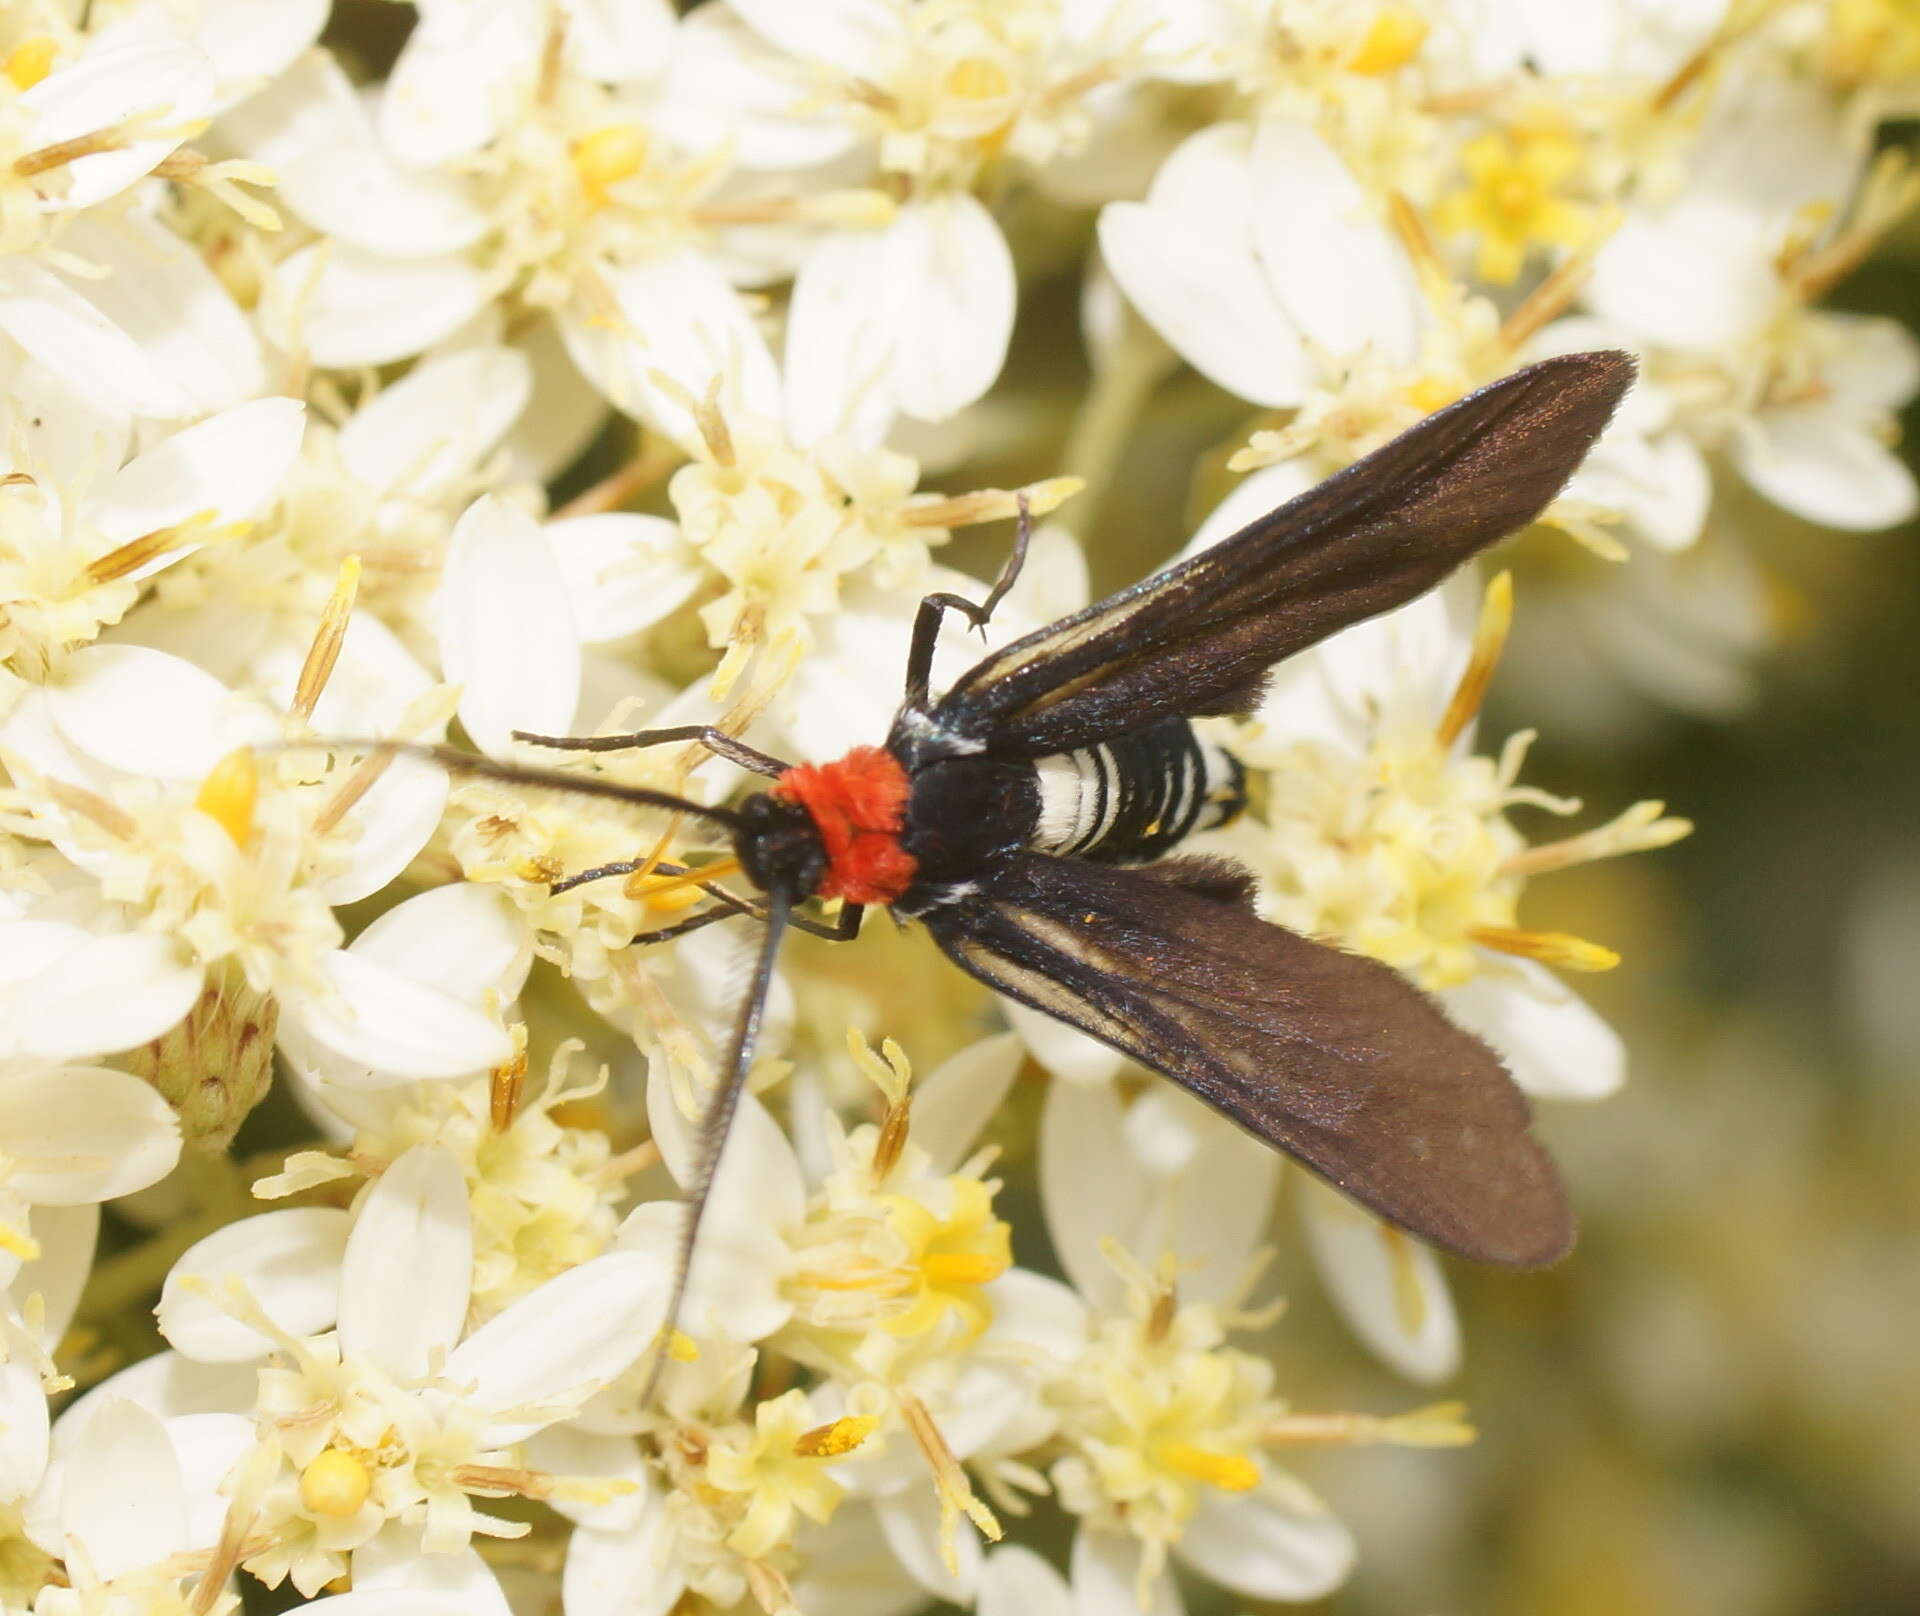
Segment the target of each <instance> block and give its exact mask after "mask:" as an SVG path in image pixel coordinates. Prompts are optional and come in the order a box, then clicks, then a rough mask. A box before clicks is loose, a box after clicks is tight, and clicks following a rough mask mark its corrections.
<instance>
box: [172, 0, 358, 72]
mask: <svg viewBox="0 0 1920 1616" xmlns="http://www.w3.org/2000/svg"><path fill="white" fill-rule="evenodd" d="M326 20H327V3H326V0H274V3H273V4H272V5H270V6H263V5H260V4H258V0H199V3H198V5H197V6H196V7H195V8H194V12H193V21H194V22H195V23H197V24H198V26H197V27H196V28H195V29H194V31H193V42H194V43H195V44H196V45H198V46H199V47H200V48H201V49H202V50H203V51H205V52H206V53H207V55H208V56H210V57H212V58H213V65H214V70H215V72H216V74H217V76H218V78H219V82H220V88H221V91H222V92H223V94H224V93H227V92H230V91H232V90H234V89H245V88H247V87H248V86H250V85H252V84H255V83H258V82H259V81H260V80H262V79H272V78H276V77H278V75H280V74H281V73H283V72H285V71H286V70H287V69H288V68H289V67H290V66H291V65H292V63H293V61H294V59H295V58H296V57H298V56H299V54H300V53H301V52H302V51H304V50H305V49H306V48H307V47H308V46H309V45H311V44H312V43H313V42H314V41H315V40H316V39H318V38H319V37H320V30H321V28H322V27H323V26H325V24H326Z"/></svg>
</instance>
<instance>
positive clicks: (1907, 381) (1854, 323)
mask: <svg viewBox="0 0 1920 1616" xmlns="http://www.w3.org/2000/svg"><path fill="white" fill-rule="evenodd" d="M1819 319H1820V322H1821V324H1822V325H1824V326H1825V327H1826V328H1827V330H1829V331H1831V332H1833V333H1835V334H1837V335H1839V336H1840V337H1842V338H1843V339H1844V340H1842V342H1841V343H1840V345H1839V347H1838V348H1837V349H1836V350H1835V351H1834V352H1832V353H1828V354H1824V355H1822V357H1821V361H1820V377H1821V380H1822V381H1824V382H1825V383H1826V384H1827V386H1828V387H1829V388H1830V389H1831V390H1832V391H1833V392H1834V394H1836V395H1837V396H1839V397H1841V398H1843V399H1845V400H1846V401H1847V403H1849V404H1859V405H1865V406H1867V407H1868V408H1871V409H1879V410H1897V409H1899V408H1901V407H1902V406H1903V405H1904V404H1905V403H1906V402H1907V401H1908V400H1909V399H1910V398H1912V397H1913V395H1914V393H1915V392H1916V391H1920V340H1917V339H1916V338H1915V337H1914V334H1913V333H1912V332H1911V331H1909V330H1908V329H1907V328H1906V327H1905V326H1904V325H1902V324H1901V323H1900V322H1899V321H1898V320H1887V319H1882V318H1879V317H1877V316H1873V315H1863V314H1834V313H1822V314H1821V315H1820V316H1819Z"/></svg>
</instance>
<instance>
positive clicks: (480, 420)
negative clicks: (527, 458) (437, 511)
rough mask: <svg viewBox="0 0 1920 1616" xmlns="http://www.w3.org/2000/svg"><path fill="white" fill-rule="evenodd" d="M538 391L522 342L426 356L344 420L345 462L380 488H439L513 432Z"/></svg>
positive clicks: (341, 441)
mask: <svg viewBox="0 0 1920 1616" xmlns="http://www.w3.org/2000/svg"><path fill="white" fill-rule="evenodd" d="M532 391H533V370H532V367H531V366H530V365H529V364H528V363H527V359H526V356H525V355H524V354H522V353H520V352H519V351H518V350H517V349H513V348H494V347H486V348H467V349H463V350H461V351H460V352H457V353H451V354H445V355H442V356H440V357H438V358H433V359H427V360H424V361H422V362H421V363H420V364H418V365H416V366H415V367H414V368H413V369H412V370H410V371H408V372H407V374H406V375H405V376H403V377H401V378H400V380H399V381H397V382H395V383H394V384H393V385H392V386H391V387H389V388H386V389H384V390H383V391H382V392H381V393H379V394H378V395H377V396H376V397H375V398H374V399H373V401H372V402H371V403H369V404H366V405H364V406H362V407H361V408H360V409H358V410H356V411H354V413H353V418H352V419H351V420H349V421H348V422H347V424H346V425H345V426H343V427H341V429H340V438H339V448H340V459H341V463H342V464H343V465H345V466H346V468H347V469H348V470H349V471H350V472H352V473H353V474H354V476H356V477H358V478H360V479H361V480H362V481H363V482H367V483H371V484H372V485H373V486H374V487H375V488H380V489H388V490H392V491H394V492H399V493H426V492H429V491H435V490H439V489H441V488H444V487H445V486H446V485H448V484H449V483H451V482H453V481H454V479H456V478H458V477H462V476H466V475H468V474H470V473H471V472H472V471H473V469H474V467H475V466H477V465H478V464H479V462H480V460H481V458H482V457H483V456H484V455H486V454H487V453H488V452H489V451H490V450H492V449H493V448H494V446H495V445H496V444H498V443H499V442H500V440H501V439H502V438H503V437H505V436H506V433H507V429H508V428H509V427H511V426H512V425H513V423H514V421H515V419H516V418H517V417H518V416H519V414H520V412H521V410H523V409H524V408H525V407H526V403H527V399H528V397H529V396H530V395H531V393H532Z"/></svg>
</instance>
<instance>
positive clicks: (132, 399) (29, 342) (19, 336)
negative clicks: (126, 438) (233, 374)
mask: <svg viewBox="0 0 1920 1616" xmlns="http://www.w3.org/2000/svg"><path fill="white" fill-rule="evenodd" d="M0 334H4V335H6V336H8V337H11V338H12V339H13V340H14V341H15V342H17V343H18V344H19V345H20V346H21V348H23V349H24V350H25V351H26V352H27V353H28V354H30V355H32V356H33V358H34V359H36V360H37V361H39V362H40V363H41V364H42V365H44V366H45V367H46V368H47V369H48V370H49V371H51V372H53V373H54V374H55V375H56V376H58V377H59V378H60V379H61V380H62V381H63V382H66V383H67V384H68V385H70V386H71V387H73V388H75V389H76V390H77V391H79V392H80V393H81V394H82V396H83V397H85V399H86V400H87V402H88V403H89V404H90V405H91V406H92V407H93V408H95V409H96V410H99V411H101V412H102V413H105V414H110V415H128V414H131V415H141V416H154V417H161V418H171V417H174V416H182V415H192V414H194V413H195V411H194V401H193V399H192V398H191V397H190V396H189V394H188V392H187V390H186V389H185V387H184V386H183V385H182V383H181V381H180V379H179V378H177V377H175V376H173V375H171V374H170V373H169V372H168V370H167V368H166V365H165V364H164V363H163V362H162V361H161V360H160V359H159V358H158V357H157V356H149V355H148V353H147V352H146V350H145V349H144V348H143V347H142V346H141V344H140V342H139V341H138V340H137V339H136V338H134V337H132V336H130V335H129V334H128V333H127V332H125V331H123V330H121V329H120V327H119V326H118V325H116V324H115V323H114V322H113V321H112V320H110V319H108V318H107V316H106V315H105V314H104V313H102V312H101V311H100V309H98V308H97V307H95V305H94V304H93V302H92V301H90V300H89V299H88V298H86V297H83V296H82V295H81V294H80V293H79V292H77V291H75V290H74V289H73V288H72V287H70V286H68V285H66V284H65V283H64V282H62V281H61V280H60V279H59V278H58V277H57V276H56V275H55V274H54V273H53V271H52V270H50V269H48V268H46V266H45V265H42V264H37V263H33V262H31V261H29V260H27V259H24V258H15V259H13V260H12V261H11V262H8V263H5V264H0Z"/></svg>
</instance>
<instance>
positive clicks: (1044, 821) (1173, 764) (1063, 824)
mask: <svg viewBox="0 0 1920 1616" xmlns="http://www.w3.org/2000/svg"><path fill="white" fill-rule="evenodd" d="M1034 777H1035V784H1036V786H1037V787H1038V789H1039V793H1040V817H1039V822H1038V824H1037V825H1036V827H1035V829H1034V834H1033V841H1032V844H1031V845H1032V846H1033V847H1034V849H1035V850H1036V851H1038V852H1042V853H1060V854H1070V855H1072V856H1073V857H1076V858H1090V859H1099V860H1102V861H1103V862H1106V863H1113V864H1134V863H1143V862H1145V861H1146V860H1148V859H1153V858H1157V857H1159V855H1160V854H1162V853H1164V852H1166V851H1167V850H1168V849H1169V848H1171V847H1173V846H1174V845H1175V844H1177V843H1178V842H1180V841H1182V840H1183V839H1184V838H1186V837H1188V836H1191V835H1192V834H1193V833H1194V832H1196V831H1202V830H1211V829H1212V828H1213V827H1214V826H1216V825H1223V824H1225V823H1226V822H1227V821H1228V820H1230V819H1232V818H1233V817H1234V816H1235V815H1236V814H1238V813H1239V812H1240V810H1241V809H1242V808H1243V807H1244V806H1245V805H1246V785H1245V771H1244V770H1243V769H1242V768H1241V766H1240V763H1239V761H1238V760H1237V759H1236V758H1235V757H1234V756H1233V755H1232V754H1231V753H1230V752H1228V751H1227V750H1226V749H1225V748H1224V747H1220V746H1216V745H1215V744H1214V743H1213V742H1211V741H1208V740H1203V739H1202V738H1201V737H1200V736H1199V735H1197V734H1195V733H1194V728H1193V726H1192V725H1191V724H1189V723H1187V722H1186V720H1184V719H1169V720H1168V721H1167V722H1165V723H1162V724H1156V725H1154V726H1153V727H1152V728H1151V729H1147V730H1142V731H1141V732H1140V733H1139V734H1138V735H1129V736H1126V737H1125V738H1123V739H1121V740H1118V741H1110V742H1108V743H1106V744H1105V745H1102V746H1092V747H1088V748H1086V749H1085V750H1084V751H1079V752H1064V753H1061V754H1060V755H1059V756H1057V757H1047V758H1041V759H1040V760H1039V761H1038V762H1036V763H1035V764H1034Z"/></svg>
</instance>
